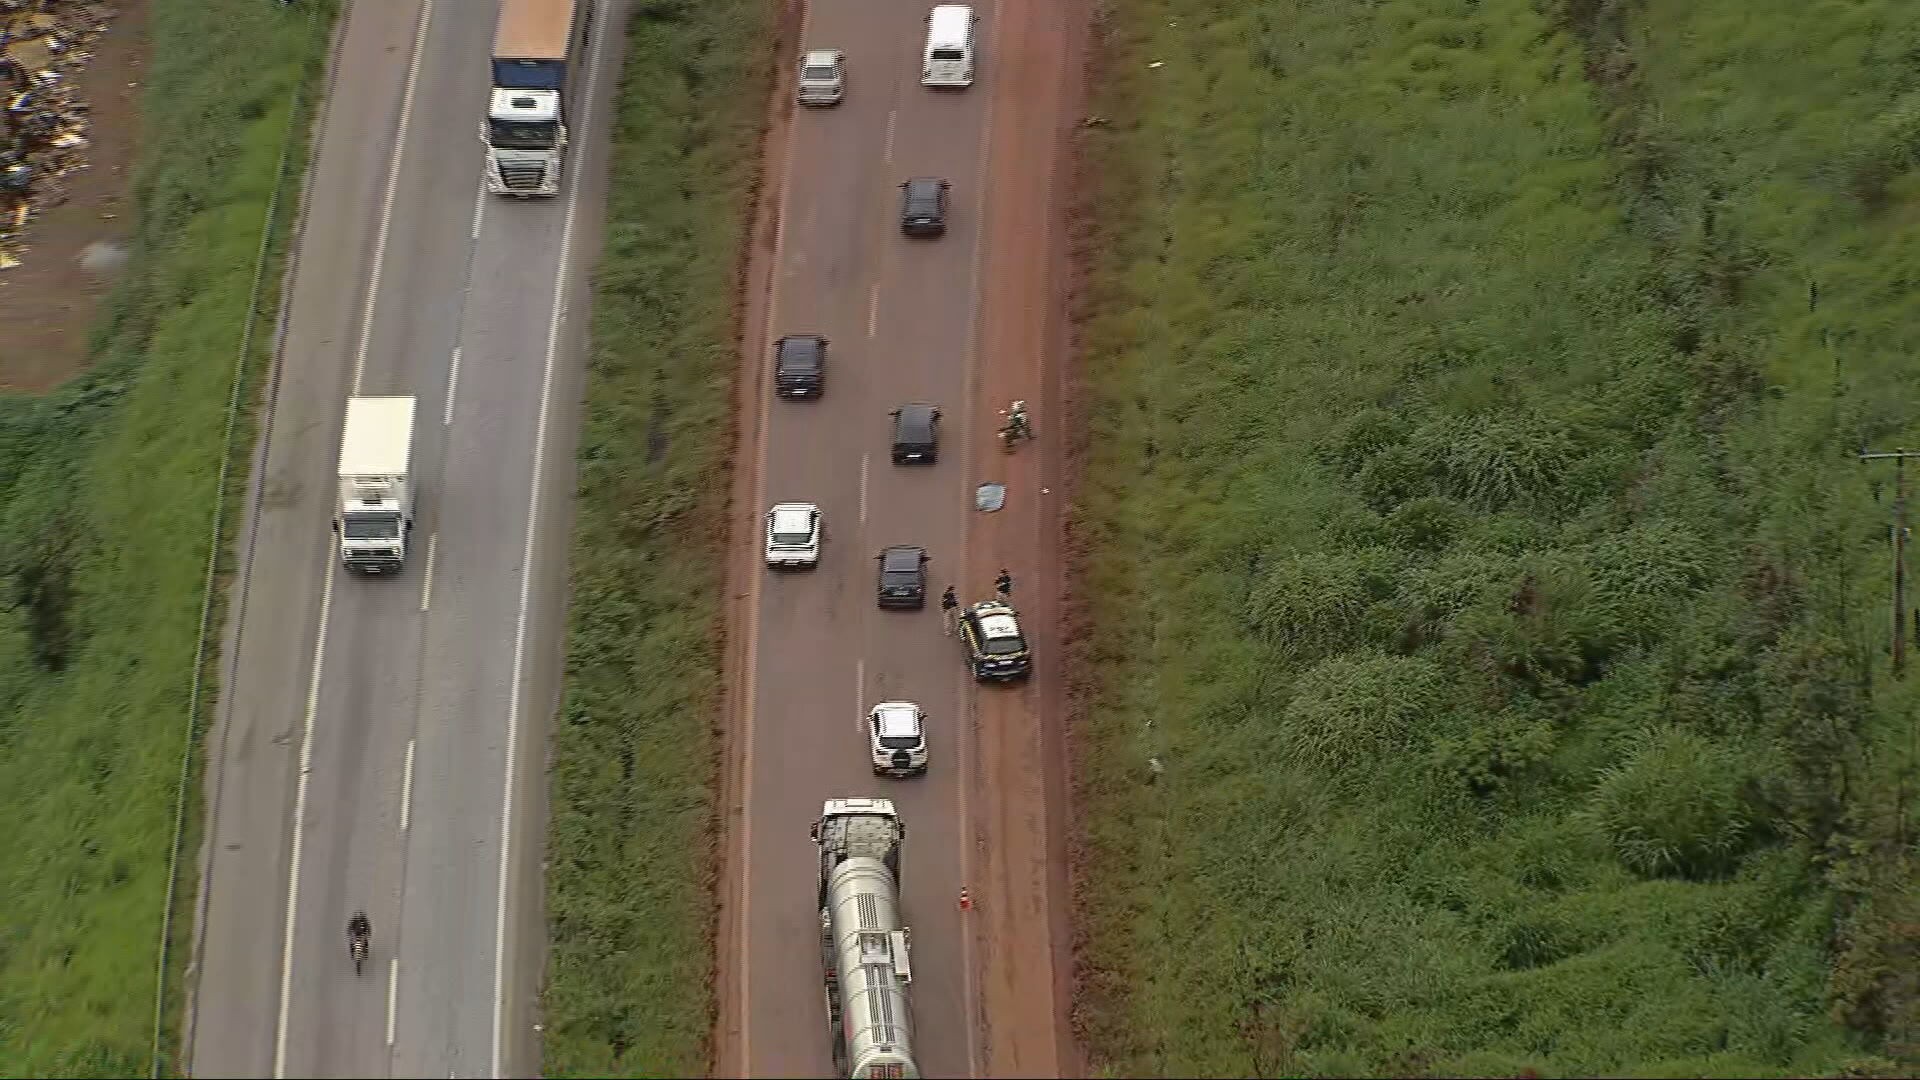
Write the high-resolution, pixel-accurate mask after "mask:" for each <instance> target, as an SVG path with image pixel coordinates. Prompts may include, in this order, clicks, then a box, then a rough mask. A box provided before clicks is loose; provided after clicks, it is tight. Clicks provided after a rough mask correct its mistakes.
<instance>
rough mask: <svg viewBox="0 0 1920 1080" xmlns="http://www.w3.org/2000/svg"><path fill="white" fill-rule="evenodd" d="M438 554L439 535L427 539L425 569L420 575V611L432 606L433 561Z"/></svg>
mask: <svg viewBox="0 0 1920 1080" xmlns="http://www.w3.org/2000/svg"><path fill="white" fill-rule="evenodd" d="M439 553H440V534H439V533H434V534H432V535H430V536H428V537H427V568H426V571H425V572H424V573H422V574H421V575H420V610H421V611H425V610H427V608H428V607H429V606H431V605H432V604H433V559H434V556H436V555H438V554H439Z"/></svg>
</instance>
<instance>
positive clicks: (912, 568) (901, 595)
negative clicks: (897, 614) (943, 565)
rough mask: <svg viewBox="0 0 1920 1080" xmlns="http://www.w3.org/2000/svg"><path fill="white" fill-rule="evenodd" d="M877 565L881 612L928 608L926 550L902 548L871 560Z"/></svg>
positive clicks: (884, 552)
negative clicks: (893, 609)
mask: <svg viewBox="0 0 1920 1080" xmlns="http://www.w3.org/2000/svg"><path fill="white" fill-rule="evenodd" d="M874 559H875V560H876V561H877V562H879V564H880V586H879V600H880V606H881V607H883V608H909V609H912V608H923V607H926V606H927V549H926V548H922V547H910V546H908V545H905V544H901V545H898V546H895V547H890V548H883V549H882V550H881V552H880V554H878V555H876V556H874Z"/></svg>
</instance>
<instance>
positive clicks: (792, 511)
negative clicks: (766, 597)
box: [767, 503, 820, 570]
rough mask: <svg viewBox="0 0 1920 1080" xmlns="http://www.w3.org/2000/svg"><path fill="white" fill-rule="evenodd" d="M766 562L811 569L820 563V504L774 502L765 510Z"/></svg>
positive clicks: (775, 566) (775, 565)
mask: <svg viewBox="0 0 1920 1080" xmlns="http://www.w3.org/2000/svg"><path fill="white" fill-rule="evenodd" d="M767 565H768V566H771V567H774V568H776V569H778V568H780V567H800V568H802V569H807V570H811V569H813V568H814V567H816V566H819V565H820V508H819V507H817V506H815V505H813V504H812V503H775V504H774V506H773V509H771V510H769V511H767Z"/></svg>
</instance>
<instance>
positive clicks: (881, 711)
mask: <svg viewBox="0 0 1920 1080" xmlns="http://www.w3.org/2000/svg"><path fill="white" fill-rule="evenodd" d="M867 743H868V746H869V748H870V749H871V750H872V751H873V772H874V775H876V776H917V775H919V774H921V773H924V772H926V771H927V714H926V713H923V712H921V711H920V706H918V705H915V704H914V703H913V702H911V701H883V702H881V703H880V704H878V705H875V706H874V707H873V711H872V712H869V713H868V714H867Z"/></svg>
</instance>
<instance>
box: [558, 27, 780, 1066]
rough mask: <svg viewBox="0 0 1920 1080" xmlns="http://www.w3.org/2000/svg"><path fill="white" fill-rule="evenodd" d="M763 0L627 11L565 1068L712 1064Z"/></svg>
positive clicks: (595, 423)
mask: <svg viewBox="0 0 1920 1080" xmlns="http://www.w3.org/2000/svg"><path fill="white" fill-rule="evenodd" d="M773 15H774V9H773V7H772V6H771V5H769V4H767V3H765V2H764V0H702V2H698V3H696V2H694V0H656V2H652V3H648V4H643V5H641V7H640V8H639V10H638V11H637V12H636V13H635V14H634V16H633V18H632V19H631V21H630V22H629V24H628V27H627V53H626V63H625V69H624V70H625V74H624V76H623V77H622V79H621V83H620V88H619V97H618V115H617V117H616V120H615V128H614V135H613V160H612V177H613V181H612V188H611V194H610V196H609V204H608V208H607V239H606V249H605V251H604V253H603V254H602V256H601V262H600V267H599V270H598V273H597V275H596V280H595V289H594V301H593V304H594V311H593V324H592V325H593V334H592V337H593V343H592V347H591V350H592V351H591V359H590V370H589V375H588V385H587V412H586V421H585V430H584V433H583V436H582V441H581V449H580V456H579V485H580V486H579V494H578V499H577V503H576V523H575V526H574V536H573V546H572V556H571V563H570V573H571V576H572V582H571V597H570V604H571V607H570V611H569V621H570V627H569V631H568V637H567V676H566V681H567V689H566V696H565V703H564V704H563V706H562V709H561V716H560V719H559V721H558V724H557V725H556V728H555V731H554V741H553V766H552V774H551V775H552V784H551V796H550V803H551V814H552V817H551V824H550V832H549V838H548V865H549V871H548V879H547V909H548V914H549V920H550V933H551V938H552V940H551V946H552V956H551V961H550V968H549V971H548V982H547V987H546V995H545V1002H544V1010H545V1014H546V1017H545V1019H546V1027H545V1068H544V1072H545V1074H546V1075H549V1076H590V1077H606V1076H700V1075H704V1074H705V1071H706V1068H707V1064H708V1057H709V1055H708V1045H707V1044H708V1041H709V1035H710V1032H711V1029H712V1024H713V1008H714V997H713V992H712V989H711V985H712V980H713V976H714V963H713V944H712V941H711V937H710V930H711V928H712V925H713V920H714V914H713V906H712V902H713V896H712V885H713V881H714V876H715V867H716V866H717V860H718V859H719V858H720V851H719V848H718V846H717V844H716V842H715V838H716V836H717V833H718V830H719V823H718V821H717V820H716V818H715V814H714V805H713V789H712V784H713V782H714V781H715V780H716V779H717V768H716V765H717V757H718V747H719V741H718V739H717V738H716V734H715V733H716V723H715V721H716V709H717V708H718V696H717V695H718V692H719V689H720V685H721V680H720V655H719V649H718V642H717V630H718V625H719V610H720V609H719V604H720V597H721V593H722V576H723V575H722V569H723V565H724V549H725V545H726V540H727V536H726V522H725V511H726V500H727V494H728V479H727V455H728V452H729V449H730V447H731V443H732V427H731V424H730V422H729V407H730V405H731V391H732V385H733V374H734V369H735V367H736V357H737V352H736V344H735V338H736V334H735V322H736V314H735V297H736V289H735V282H736V277H737V271H738V268H739V265H740V258H741V251H742V245H743V244H744V243H745V240H746V235H747V223H748V220H749V215H750V213H751V209H752V207H751V201H752V198H751V197H752V190H753V186H754V182H755V177H756V168H757V165H758V162H759V148H760V129H761V122H762V117H763V113H764V108H765V104H766V94H767V89H768V83H767V80H768V78H769V73H770V72H771V70H772V69H771V66H770V57H769V50H770V44H771V39H772V34H773Z"/></svg>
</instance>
